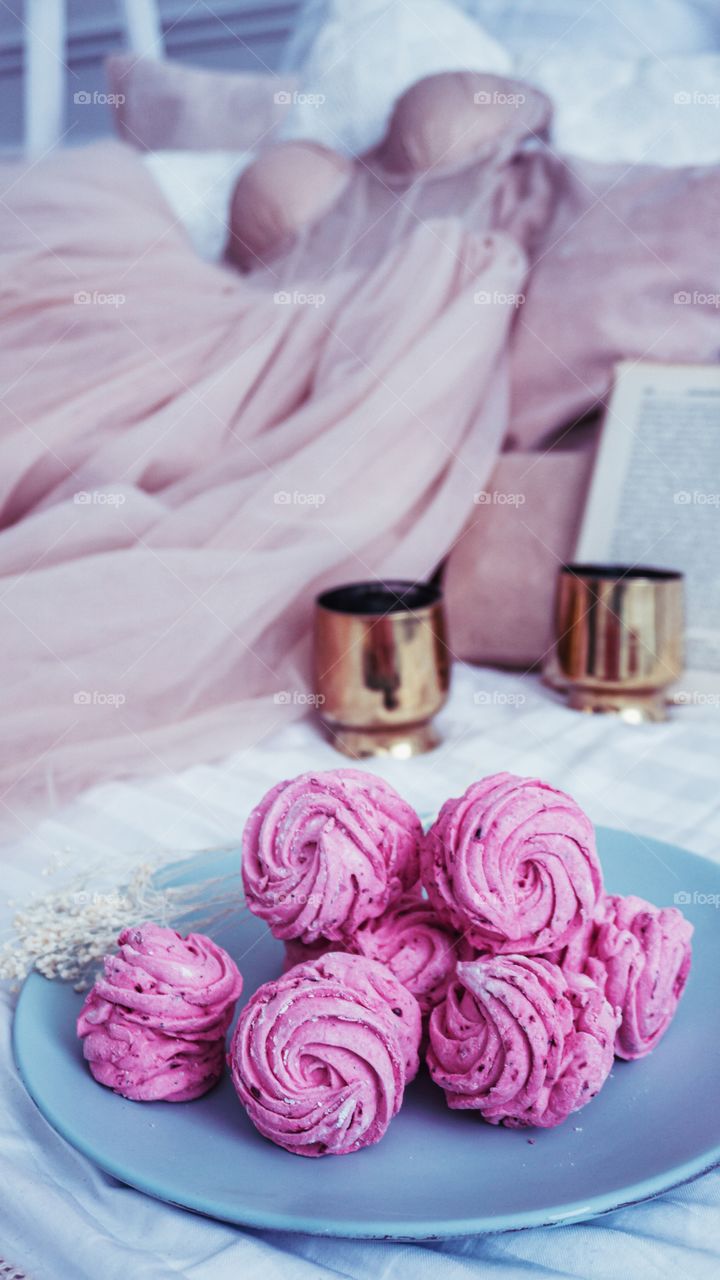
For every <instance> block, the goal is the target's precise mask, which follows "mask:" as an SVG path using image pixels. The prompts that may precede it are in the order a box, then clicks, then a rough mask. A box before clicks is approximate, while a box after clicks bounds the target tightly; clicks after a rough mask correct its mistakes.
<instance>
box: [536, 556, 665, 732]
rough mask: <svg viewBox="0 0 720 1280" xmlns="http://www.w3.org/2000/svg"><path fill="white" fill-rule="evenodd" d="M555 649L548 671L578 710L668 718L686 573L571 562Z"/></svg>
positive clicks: (636, 718) (563, 579)
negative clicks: (668, 703)
mask: <svg viewBox="0 0 720 1280" xmlns="http://www.w3.org/2000/svg"><path fill="white" fill-rule="evenodd" d="M555 636H556V640H555V644H554V646H553V649H552V651H551V653H550V654H549V656H548V659H547V661H546V663H545V665H544V668H543V675H544V677H545V680H546V681H547V682H548V683H549V684H551V685H553V686H554V687H555V688H557V689H559V690H561V691H562V692H563V693H564V694H565V696H566V698H567V702H568V705H569V706H571V707H573V708H575V710H577V711H590V712H603V711H610V712H615V713H616V714H618V715H620V716H622V717H623V718H624V719H625V720H628V721H633V722H640V721H644V720H664V719H665V718H666V716H667V691H668V688H669V686H670V685H672V684H673V683H674V682H675V681H676V680H677V679H678V678H679V676H680V675H681V674H682V668H683V654H682V651H683V575H682V573H679V572H678V571H676V570H674V569H650V568H643V567H641V566H639V565H634V566H632V567H624V566H622V565H596V564H566V565H563V567H562V569H561V570H560V572H559V574H558V582H557V592H556V597H555Z"/></svg>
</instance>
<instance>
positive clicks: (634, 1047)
mask: <svg viewBox="0 0 720 1280" xmlns="http://www.w3.org/2000/svg"><path fill="white" fill-rule="evenodd" d="M692 932H693V927H692V925H691V924H690V921H689V920H686V919H685V917H684V915H683V914H682V912H681V911H678V910H677V908H676V907H656V906H653V904H652V903H651V902H646V901H645V900H644V899H643V898H637V897H635V896H633V895H629V896H628V897H624V898H623V897H617V896H611V895H608V896H607V897H606V899H605V902H604V909H603V917H602V919H601V921H600V923H598V925H597V926H596V934H595V937H594V940H593V943H592V946H591V954H590V957H589V959H588V961H587V963H586V972H587V973H589V974H590V975H591V976H592V977H593V978H595V979H596V981H597V982H599V983H601V984H602V985H603V986H604V990H605V995H606V996H607V998H608V1000H609V1001H610V1003H611V1004H613V1005H616V1006H617V1007H618V1008H619V1009H620V1011H621V1013H622V1022H621V1024H620V1027H619V1030H618V1032H617V1037H616V1040H615V1052H616V1054H617V1055H618V1057H620V1058H643V1057H645V1055H646V1054H648V1053H650V1051H651V1050H652V1049H654V1048H655V1046H656V1044H657V1043H658V1041H659V1040H660V1038H661V1037H662V1036H663V1035H664V1034H665V1032H666V1031H667V1029H668V1027H669V1025H670V1023H671V1021H672V1019H673V1017H674V1016H675V1011H676V1009H677V1006H678V1001H679V999H680V997H681V995H682V993H683V990H684V988H685V983H686V982H687V978H688V974H689V972H690V962H691V958H692V947H691V942H690V939H691V937H692Z"/></svg>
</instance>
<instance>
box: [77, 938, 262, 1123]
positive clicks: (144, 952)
mask: <svg viewBox="0 0 720 1280" xmlns="http://www.w3.org/2000/svg"><path fill="white" fill-rule="evenodd" d="M118 946H119V950H118V952H117V954H115V955H109V956H106V957H105V961H104V969H103V972H102V973H101V974H99V975H98V977H97V978H96V979H95V982H94V984H93V987H92V989H91V990H90V991H89V992H88V995H87V997H86V999H85V1003H84V1005H83V1007H82V1010H81V1012H80V1016H79V1018H78V1022H77V1033H78V1036H80V1038H81V1039H82V1040H83V1041H84V1044H83V1052H84V1054H85V1058H86V1059H87V1061H88V1063H89V1066H90V1070H91V1072H92V1074H93V1076H94V1077H95V1079H96V1080H98V1081H99V1082H100V1083H101V1084H105V1085H107V1086H108V1087H109V1088H112V1089H114V1090H115V1092H116V1093H121V1094H123V1096H124V1097H127V1098H133V1099H136V1100H156V1099H159V1098H164V1099H166V1100H167V1101H175V1102H180V1101H186V1100H187V1099H188V1098H195V1097H199V1096H200V1094H202V1093H205V1092H206V1091H207V1090H208V1089H209V1088H211V1087H212V1085H213V1084H215V1083H216V1082H217V1080H218V1079H219V1078H220V1075H221V1073H222V1067H223V1057H224V1047H225V1033H226V1031H227V1029H228V1027H229V1025H230V1022H231V1021H232V1016H233V1012H234V1009H235V1003H236V1001H237V998H238V996H239V995H240V992H241V990H242V978H241V976H240V973H239V972H238V969H237V967H236V965H235V963H234V961H233V960H231V958H230V956H229V955H228V954H227V952H226V951H224V950H223V948H222V947H219V946H217V944H216V943H214V942H213V941H212V940H211V939H210V938H207V937H205V936H204V935H203V934H199V933H191V934H189V935H188V936H187V938H183V937H181V935H180V934H179V933H176V932H175V930H173V929H166V928H162V927H161V926H159V925H156V924H151V923H148V924H143V925H139V926H137V927H134V928H130V929H123V931H122V932H121V933H120V935H119V937H118Z"/></svg>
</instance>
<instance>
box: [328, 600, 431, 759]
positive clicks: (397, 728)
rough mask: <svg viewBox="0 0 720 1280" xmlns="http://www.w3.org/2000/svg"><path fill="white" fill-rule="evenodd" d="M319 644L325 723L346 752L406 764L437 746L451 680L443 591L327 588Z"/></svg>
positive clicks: (355, 755) (332, 739)
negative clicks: (438, 717) (437, 721)
mask: <svg viewBox="0 0 720 1280" xmlns="http://www.w3.org/2000/svg"><path fill="white" fill-rule="evenodd" d="M314 639H315V644H314V663H315V693H316V695H317V703H318V708H319V713H320V718H321V721H322V724H323V727H324V729H325V732H326V734H327V736H328V737H329V738H330V740H331V741H332V742H333V743H334V745H335V746H336V747H337V748H338V750H340V751H342V752H344V753H345V754H346V755H349V756H354V757H355V758H358V757H363V756H382V755H389V756H395V757H397V758H400V759H406V758H408V757H410V756H413V755H418V754H420V753H421V752H423V751H429V750H431V749H432V748H433V747H435V746H437V744H438V742H439V737H438V735H437V733H436V731H435V728H434V726H433V724H432V718H433V716H434V715H435V714H436V713H437V712H438V711H439V710H440V708H441V707H442V705H443V703H444V702H445V699H446V698H447V693H448V688H449V683H450V664H449V659H448V649H447V642H446V633H445V614H444V610H443V604H442V595H441V592H440V589H439V588H438V587H436V586H433V585H431V584H430V583H413V582H402V581H390V582H356V583H351V584H349V585H348V586H342V587H334V588H333V589H332V590H330V591H324V592H323V593H322V594H321V595H319V596H318V597H317V600H316V609H315V636H314Z"/></svg>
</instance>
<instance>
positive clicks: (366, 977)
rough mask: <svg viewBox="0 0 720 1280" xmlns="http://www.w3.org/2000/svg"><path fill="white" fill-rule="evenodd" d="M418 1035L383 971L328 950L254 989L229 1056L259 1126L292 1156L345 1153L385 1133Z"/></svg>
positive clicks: (401, 994) (416, 1019) (411, 1008)
mask: <svg viewBox="0 0 720 1280" xmlns="http://www.w3.org/2000/svg"><path fill="white" fill-rule="evenodd" d="M388 996H390V998H391V999H392V1001H393V1003H392V1004H389V1003H388V1000H387V998H386V997H388ZM408 1020H409V1021H411V1022H412V1027H410V1026H409V1025H408ZM419 1039H420V1010H419V1007H418V1006H417V1002H416V1001H415V1000H414V998H413V997H412V996H410V994H409V992H407V991H406V990H405V989H404V987H402V985H401V984H400V983H399V982H397V980H396V979H395V978H393V976H392V974H390V973H389V971H387V970H384V969H383V966H382V965H379V964H376V962H374V961H372V960H366V959H365V958H364V957H363V956H349V955H346V954H341V953H336V952H331V953H329V954H328V955H326V956H323V957H322V958H321V959H320V960H316V961H313V962H311V963H308V964H305V965H299V966H297V967H296V968H295V969H291V970H290V971H289V973H287V974H285V976H284V977H282V978H280V979H278V980H277V981H276V982H268V983H265V985H264V986H262V987H259V988H258V990H257V991H256V992H255V994H254V995H253V996H252V997H251V999H250V1000H249V1002H248V1004H247V1005H246V1006H245V1008H244V1009H243V1011H242V1013H241V1014H240V1018H239V1020H238V1024H237V1027H236V1029H235V1034H234V1036H233V1040H232V1044H231V1047H230V1054H229V1058H228V1061H229V1064H230V1069H231V1073H232V1078H233V1083H234V1085H235V1088H236V1090H237V1094H238V1097H239V1098H240V1101H241V1102H242V1104H243V1106H244V1107H245V1109H246V1111H247V1113H248V1116H249V1118H250V1120H251V1121H252V1123H253V1124H254V1125H255V1127H256V1128H257V1129H258V1130H259V1132H260V1133H261V1134H263V1135H264V1136H265V1137H266V1138H269V1139H270V1141H272V1142H275V1143H277V1144H278V1145H279V1146H281V1147H284V1148H285V1149H286V1150H287V1151H291V1152H293V1153H294V1154H296V1155H303V1156H323V1155H344V1154H348V1153H349V1152H352V1151H358V1150H359V1149H360V1148H361V1147H366V1146H369V1145H370V1144H372V1143H374V1142H378V1141H379V1140H380V1138H382V1136H383V1134H384V1133H385V1132H386V1130H387V1127H388V1125H389V1123H390V1121H391V1120H392V1118H393V1116H394V1115H395V1114H396V1113H397V1112H398V1110H399V1109H400V1105H401V1103H402V1098H403V1091H404V1088H405V1084H406V1082H407V1080H408V1078H409V1077H408V1066H407V1063H408V1058H409V1057H413V1058H414V1062H415V1064H417V1050H418V1044H419ZM411 1042H412V1043H411ZM411 1049H412V1052H410V1050H411Z"/></svg>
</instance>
